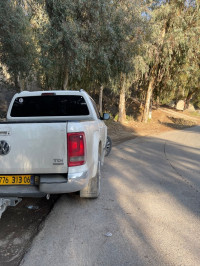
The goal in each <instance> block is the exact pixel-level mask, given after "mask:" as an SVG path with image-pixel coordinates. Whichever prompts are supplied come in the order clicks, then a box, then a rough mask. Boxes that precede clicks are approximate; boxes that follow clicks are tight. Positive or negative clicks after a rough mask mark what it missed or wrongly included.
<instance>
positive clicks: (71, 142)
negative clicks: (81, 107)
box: [67, 132, 85, 167]
mask: <svg viewBox="0 0 200 266" xmlns="http://www.w3.org/2000/svg"><path fill="white" fill-rule="evenodd" d="M67 150H68V166H69V167H70V166H78V165H83V164H84V163H85V134H84V132H77V133H68V134H67Z"/></svg>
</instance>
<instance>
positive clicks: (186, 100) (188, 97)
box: [184, 91, 195, 110]
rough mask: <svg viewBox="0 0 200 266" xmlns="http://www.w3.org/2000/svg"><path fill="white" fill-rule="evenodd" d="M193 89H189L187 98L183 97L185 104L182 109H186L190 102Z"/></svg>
mask: <svg viewBox="0 0 200 266" xmlns="http://www.w3.org/2000/svg"><path fill="white" fill-rule="evenodd" d="M194 93H195V91H190V92H189V93H188V96H187V98H186V99H185V106H184V110H186V109H188V107H189V104H190V100H191V99H192V96H193V95H194Z"/></svg>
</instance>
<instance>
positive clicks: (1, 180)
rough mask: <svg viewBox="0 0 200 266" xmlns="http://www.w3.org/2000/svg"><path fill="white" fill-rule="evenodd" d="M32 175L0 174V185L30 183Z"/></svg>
mask: <svg viewBox="0 0 200 266" xmlns="http://www.w3.org/2000/svg"><path fill="white" fill-rule="evenodd" d="M33 183H34V177H33V176H31V175H0V185H1V186H2V185H5V186H7V185H32V184H33Z"/></svg>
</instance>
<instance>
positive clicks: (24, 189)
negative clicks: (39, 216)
mask: <svg viewBox="0 0 200 266" xmlns="http://www.w3.org/2000/svg"><path fill="white" fill-rule="evenodd" d="M88 181H89V175H88V172H87V171H85V172H80V173H70V174H67V175H58V174H54V175H41V176H40V183H39V185H38V186H0V197H2V198H3V197H45V196H46V194H62V193H70V192H76V191H80V190H81V189H83V188H84V187H85V186H86V185H87V184H88Z"/></svg>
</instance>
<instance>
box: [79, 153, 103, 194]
mask: <svg viewBox="0 0 200 266" xmlns="http://www.w3.org/2000/svg"><path fill="white" fill-rule="evenodd" d="M100 183H101V160H100V156H99V159H98V167H97V173H96V176H95V177H93V178H91V179H90V180H89V183H88V185H87V186H86V187H85V188H84V189H82V190H81V191H80V197H81V198H91V199H96V198H98V196H99V194H100Z"/></svg>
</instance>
